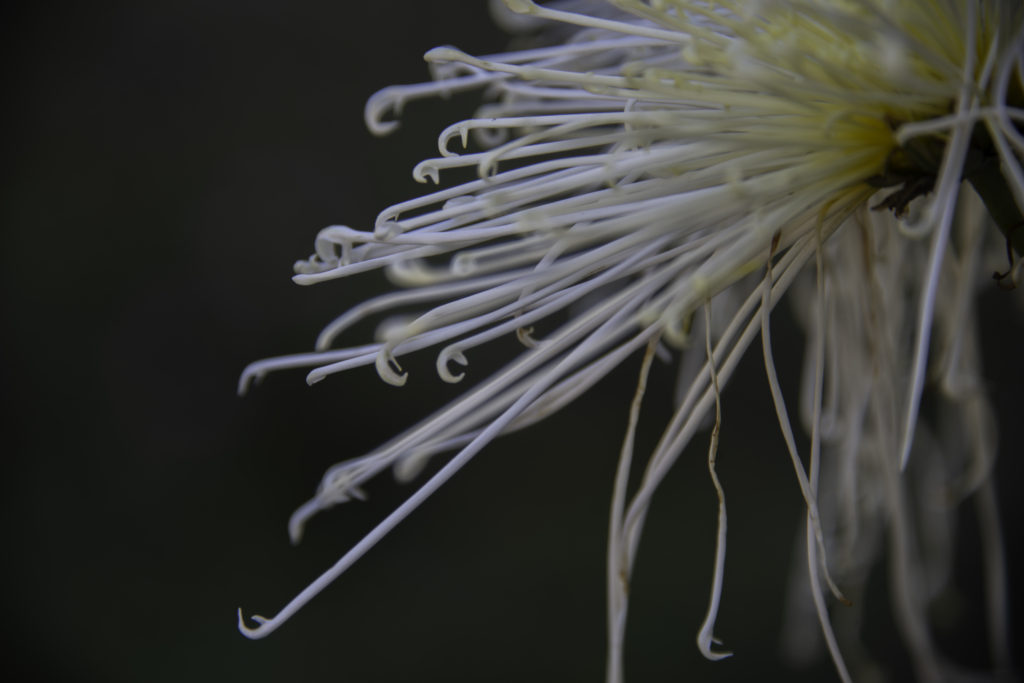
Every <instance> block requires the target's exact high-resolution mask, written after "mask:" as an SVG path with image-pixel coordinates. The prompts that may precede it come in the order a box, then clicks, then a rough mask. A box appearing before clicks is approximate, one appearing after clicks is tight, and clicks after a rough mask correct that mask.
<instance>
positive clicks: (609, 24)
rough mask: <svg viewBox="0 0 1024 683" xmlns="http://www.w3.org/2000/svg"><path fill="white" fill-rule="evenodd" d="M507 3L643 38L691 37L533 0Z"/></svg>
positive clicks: (568, 21)
mask: <svg viewBox="0 0 1024 683" xmlns="http://www.w3.org/2000/svg"><path fill="white" fill-rule="evenodd" d="M505 5H506V6H507V7H508V8H509V9H510V10H512V11H513V12H515V13H517V14H529V15H531V16H535V17H538V18H541V19H551V20H553V21H558V22H562V23H565V24H574V25H576V26H583V27H585V28H596V29H601V30H603V31H611V32H614V33H622V34H625V35H629V36H637V37H641V38H651V39H654V40H658V41H664V42H666V43H669V44H682V45H685V44H687V43H688V42H689V38H688V37H687V36H684V35H682V34H680V33H677V32H676V31H666V30H663V29H658V28H653V27H649V26H638V25H636V24H632V23H627V22H625V21H615V20H611V19H603V18H600V17H592V16H587V15H585V14H577V13H575V12H566V11H562V10H557V9H552V8H550V7H542V6H540V5H538V4H537V3H535V2H533V1H532V0H505Z"/></svg>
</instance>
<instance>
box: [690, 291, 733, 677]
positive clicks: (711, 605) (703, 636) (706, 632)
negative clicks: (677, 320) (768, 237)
mask: <svg viewBox="0 0 1024 683" xmlns="http://www.w3.org/2000/svg"><path fill="white" fill-rule="evenodd" d="M704 351H705V353H706V354H707V367H708V372H709V373H710V375H711V388H712V389H713V392H714V397H715V424H714V426H713V427H712V428H711V439H710V443H709V445H708V472H709V473H710V475H711V483H712V484H713V485H714V487H715V494H716V495H717V496H718V531H717V533H716V536H715V565H714V572H713V574H712V580H711V597H710V599H709V601H708V610H707V613H706V614H705V616H704V622H703V623H702V624H701V625H700V629H699V630H698V631H697V649H698V650H700V653H701V654H702V655H704V657H705V658H706V659H710V660H711V661H718V660H720V659H725V658H726V657H731V656H732V652H715V651H713V650H712V649H711V644H712V642H715V643H717V642H719V641H718V640H717V639H716V638H715V635H714V631H715V621H716V620H717V618H718V606H719V603H720V601H721V598H722V583H723V581H724V579H725V540H726V531H727V528H728V518H727V516H726V510H725V489H723V488H722V483H721V482H720V481H719V479H718V473H717V472H716V471H715V463H716V461H717V459H718V433H719V430H720V429H721V427H722V401H721V390H720V389H719V385H718V373H717V372H716V371H715V356H714V353H713V352H712V351H711V302H710V301H708V302H707V303H705V304H704Z"/></svg>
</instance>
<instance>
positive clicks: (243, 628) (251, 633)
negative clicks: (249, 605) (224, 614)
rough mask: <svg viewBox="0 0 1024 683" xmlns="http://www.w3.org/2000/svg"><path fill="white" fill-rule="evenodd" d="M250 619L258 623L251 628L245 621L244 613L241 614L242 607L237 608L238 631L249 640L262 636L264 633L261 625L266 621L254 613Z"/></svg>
mask: <svg viewBox="0 0 1024 683" xmlns="http://www.w3.org/2000/svg"><path fill="white" fill-rule="evenodd" d="M252 620H253V621H255V622H256V623H257V624H259V625H258V626H257V627H256V628H252V627H251V626H249V625H248V624H246V623H245V615H243V614H242V608H241V607H239V608H238V632H239V633H241V634H242V635H243V636H245V637H246V638H249V639H251V640H256V639H258V638H262V637H263V636H264V635H265V634H264V633H263V625H264V624H266V623H267V620H266V619H264V618H263V617H261V616H259V615H255V614H254V615H253V616H252Z"/></svg>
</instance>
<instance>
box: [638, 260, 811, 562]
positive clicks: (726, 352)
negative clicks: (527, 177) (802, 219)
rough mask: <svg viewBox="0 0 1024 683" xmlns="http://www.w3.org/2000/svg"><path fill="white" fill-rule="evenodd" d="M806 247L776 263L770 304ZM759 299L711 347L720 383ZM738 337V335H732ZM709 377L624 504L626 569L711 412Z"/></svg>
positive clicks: (700, 380) (690, 396)
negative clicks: (660, 493) (665, 484)
mask: <svg viewBox="0 0 1024 683" xmlns="http://www.w3.org/2000/svg"><path fill="white" fill-rule="evenodd" d="M808 247H809V245H808V244H806V243H804V244H802V245H801V246H800V247H799V248H793V249H790V250H789V251H787V252H786V253H785V254H784V255H783V257H782V259H780V262H779V264H778V269H779V270H780V271H781V274H780V275H779V277H778V278H777V279H776V280H775V283H774V285H773V289H772V291H773V295H774V296H773V299H772V305H774V303H775V302H776V301H778V299H779V298H780V297H781V295H782V294H783V293H784V292H785V291H786V289H787V288H788V287H789V285H790V284H791V283H792V280H793V278H794V277H795V276H796V273H797V272H798V271H799V270H800V268H801V267H802V266H803V264H804V263H805V262H806V260H807V258H809V256H810V249H809V248H808ZM761 300H762V296H761V293H760V291H757V290H755V291H754V292H752V293H751V294H750V296H748V297H747V299H746V301H744V303H743V304H742V305H741V306H740V308H739V310H738V311H737V312H736V315H735V316H734V317H733V320H732V321H731V322H730V323H729V325H728V326H727V327H726V329H725V331H724V332H723V334H722V337H721V338H720V339H719V341H718V344H717V345H716V346H715V352H714V357H715V362H716V363H718V378H719V382H720V383H721V384H722V385H725V384H726V383H727V382H728V381H729V378H730V377H731V376H732V373H733V371H734V370H735V368H736V366H737V365H738V364H739V361H740V359H741V357H742V356H743V354H744V352H745V351H746V350H747V348H748V347H749V346H750V344H751V342H752V341H753V339H754V337H756V336H757V333H758V332H759V331H760V321H759V320H758V319H757V318H756V317H754V314H755V312H756V311H757V309H758V308H759V305H760V302H761ZM737 335H739V336H738V337H737ZM709 379H710V371H709V369H708V368H707V365H706V364H705V366H704V367H703V368H702V369H701V372H700V373H699V374H698V376H697V378H696V380H695V381H694V383H693V384H692V385H691V387H690V390H689V391H688V392H687V394H686V397H685V398H684V399H683V402H682V404H681V405H680V406H679V407H678V408H677V409H676V412H675V413H674V414H673V417H672V420H671V421H670V423H669V425H668V427H666V429H665V431H664V432H663V433H662V436H661V439H660V440H659V441H658V444H657V446H656V447H655V450H654V453H653V454H652V455H651V458H650V460H649V461H648V463H647V466H646V468H645V470H644V475H643V478H642V480H641V483H640V487H639V489H638V490H637V491H636V493H635V494H634V495H633V498H632V500H631V501H630V503H629V506H628V508H627V511H626V515H625V518H624V520H623V523H622V526H623V533H622V536H623V538H624V539H625V541H624V547H625V549H626V552H627V560H626V561H625V563H624V564H625V566H626V567H628V568H629V570H630V571H631V570H632V566H633V562H634V561H635V558H636V548H637V545H638V543H639V541H640V535H641V533H642V530H643V524H644V519H645V517H646V514H647V510H648V508H649V506H650V502H651V497H652V496H653V495H654V491H655V490H656V489H657V488H658V486H659V485H660V484H661V482H662V481H663V480H664V477H665V475H666V474H667V473H668V471H669V469H671V467H672V465H673V464H674V463H675V461H676V459H677V458H678V456H679V454H680V453H681V452H682V450H683V449H684V448H685V447H686V445H687V444H688V443H689V441H690V439H691V438H692V437H693V434H694V433H695V432H696V430H697V428H698V426H699V425H700V423H701V422H702V420H703V418H704V416H705V415H706V414H707V411H708V410H709V409H710V406H711V402H712V400H713V396H712V395H711V392H710V390H709Z"/></svg>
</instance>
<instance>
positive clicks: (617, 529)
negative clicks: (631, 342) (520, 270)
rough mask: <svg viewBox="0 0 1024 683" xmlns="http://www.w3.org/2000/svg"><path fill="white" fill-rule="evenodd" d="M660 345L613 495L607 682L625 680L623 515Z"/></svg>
mask: <svg viewBox="0 0 1024 683" xmlns="http://www.w3.org/2000/svg"><path fill="white" fill-rule="evenodd" d="M657 345H658V336H657V335H655V336H654V337H652V338H651V340H650V341H649V342H648V343H647V351H646V352H645V353H644V357H643V360H642V361H641V364H640V376H639V378H638V379H637V384H636V391H635V392H634V394H633V400H632V402H631V403H630V406H629V419H628V421H627V424H626V435H625V437H623V440H622V447H621V449H620V450H619V464H618V465H617V466H616V468H615V483H614V486H613V492H612V504H611V509H610V511H609V520H608V553H607V564H606V566H607V571H606V577H605V578H606V593H607V600H608V608H607V610H606V614H607V619H608V624H607V628H608V662H607V667H606V669H605V671H606V676H607V679H606V680H607V683H622V680H623V644H624V642H625V635H626V612H627V604H628V601H629V589H628V586H629V572H628V569H627V568H626V567H624V566H622V559H623V553H622V536H621V531H622V512H623V509H624V507H625V503H626V490H627V487H628V485H629V471H630V469H631V467H632V462H633V451H634V443H635V440H636V426H637V423H638V422H639V420H640V406H641V404H642V403H643V397H644V393H645V391H646V389H647V378H648V376H649V375H650V371H651V364H652V361H653V360H654V355H655V353H654V351H655V348H656V347H657Z"/></svg>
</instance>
